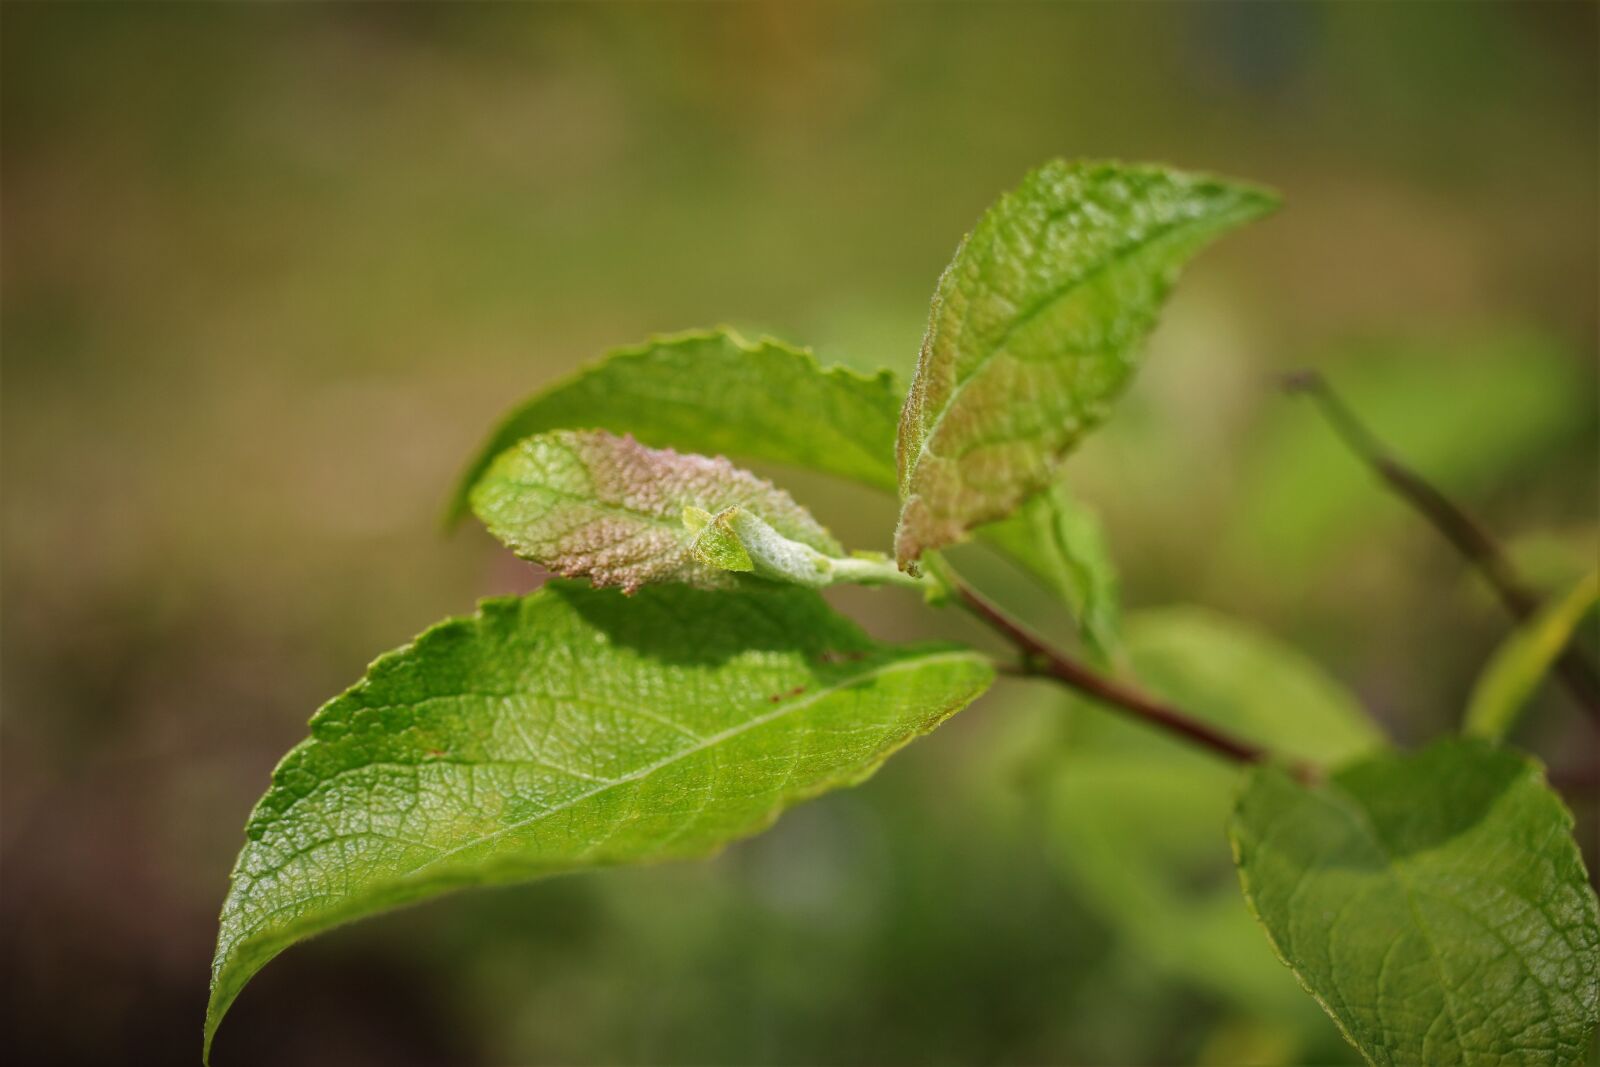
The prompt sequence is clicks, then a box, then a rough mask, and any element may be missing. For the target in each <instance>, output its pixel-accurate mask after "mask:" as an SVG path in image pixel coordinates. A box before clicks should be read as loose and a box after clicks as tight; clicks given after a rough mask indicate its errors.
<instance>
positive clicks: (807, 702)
mask: <svg viewBox="0 0 1600 1067" xmlns="http://www.w3.org/2000/svg"><path fill="white" fill-rule="evenodd" d="M992 675H993V672H992V669H991V668H990V666H989V664H988V662H987V660H986V659H985V658H984V657H982V656H980V655H979V654H977V653H975V652H972V651H970V650H965V649H960V648H957V647H953V646H948V645H943V646H931V645H924V646H893V645H885V644H880V643H878V642H875V641H873V640H871V639H870V638H868V637H867V636H866V635H865V634H863V633H862V632H861V631H860V630H859V629H858V628H857V627H855V626H854V625H853V624H852V623H850V622H849V621H847V620H845V619H843V618H841V617H840V616H838V615H836V614H835V613H834V612H833V611H832V610H831V609H830V608H828V606H827V605H826V604H825V603H824V602H823V601H822V600H821V599H820V598H819V597H818V596H817V595H816V594H815V593H813V592H811V591H809V590H803V589H796V588H792V587H780V586H766V587H762V588H758V589H748V590H742V591H738V592H722V593H708V592H702V591H699V590H694V589H690V588H687V587H684V586H664V587H656V588H651V589H647V590H645V591H643V592H642V593H641V594H640V595H639V596H637V597H635V598H633V599H631V600H625V599H624V598H622V597H620V596H618V595H617V594H616V593H615V592H612V591H602V590H595V589H591V588H588V587H585V586H581V585H575V584H571V583H565V582H553V583H551V584H549V585H547V586H545V587H544V588H543V589H542V590H541V591H539V592H538V593H535V594H533V595H531V596H528V597H524V598H521V599H508V600H497V601H489V602H485V603H484V604H483V605H482V607H481V609H480V611H479V613H478V614H476V615H474V616H472V617H471V618H466V619H456V620H451V621H449V622H445V623H442V624H441V625H439V626H436V627H434V628H433V629H432V630H429V631H428V632H427V633H425V634H423V635H422V636H421V637H420V638H419V639H418V640H417V641H416V642H415V643H414V644H412V645H409V646H407V647H405V648H403V649H400V650H398V651H396V652H393V653H390V654H389V655H387V656H384V657H382V658H381V659H379V660H378V661H377V662H376V663H374V664H373V665H372V667H371V668H370V670H369V671H368V673H367V677H366V679H365V680H364V681H362V682H361V683H360V684H358V685H357V686H355V687H354V688H353V689H351V690H350V691H348V692H347V693H345V694H344V695H343V696H340V697H338V698H336V699H335V700H333V701H332V702H330V703H329V704H328V705H326V706H325V707H324V708H323V709H322V710H321V711H319V712H318V713H317V714H316V716H315V717H314V718H313V719H312V723H311V737H310V739H309V740H307V741H305V742H303V743H302V744H301V745H300V746H298V747H297V748H295V749H294V750H293V751H292V752H290V753H289V755H288V756H287V757H285V759H284V761H283V763H282V764H280V765H279V767H278V769H277V770H276V771H275V772H274V773H273V777H272V786H271V788H270V789H269V790H268V792H267V794H266V795H265V796H264V797H263V798H262V800H261V802H260V804H258V805H257V807H256V810H255V812H254V814H253V815H252V816H251V818H250V822H249V825H248V826H247V828H246V837H247V839H248V840H247V843H246V844H245V846H244V849H243V851H242V852H241V853H240V855H239V860H238V863H237V865H236V866H235V869H234V874H233V880H232V886H231V888H230V891H229V893H228V898H227V901H226V903H225V904H224V906H223V913H222V921H221V931H220V935H219V938H218V943H217V951H216V957H215V961H214V963H213V966H212V988H211V1001H210V1007H209V1009H208V1012H207V1019H206V1044H207V1048H208V1049H209V1046H210V1041H211V1037H212V1035H213V1034H214V1032H215V1030H216V1027H217V1024H218V1023H219V1022H220V1021H221V1019H222V1016H223V1014H224V1013H225V1012H226V1011H227V1009H228V1007H229V1005H230V1004H231V1003H232V1002H233V1000H234V998H235V997H236V996H237V995H238V993H239V991H240V990H241V989H242V988H243V986H244V985H245V983H246V982H248V981H249V979H250V978H251V976H252V975H254V974H255V973H256V972H257V971H259V970H260V969H261V968H262V967H263V966H265V965H266V963H267V962H268V961H269V960H271V959H272V958H273V957H274V956H276V955H277V954H278V953H279V952H281V951H283V950H284V949H285V948H287V947H289V946H290V945H292V944H293V943H295V942H297V941H300V940H302V939H304V938H306V937H309V936H311V935H313V934H315V933H317V932H319V931H321V930H325V929H327V928H329V927H331V926H335V925H338V924H340V923H344V922H348V921H351V920H354V919H359V918H362V917H364V916H367V915H371V914H374V913H377V912H380V911H384V910H387V909H390V908H393V907H396V906H399V905H402V904H406V903H410V902H414V901H418V900H422V899H425V898H428V897H432V896H437V895H438V894H440V893H443V892H446V891H449V890H452V889H459V888H463V887H468V886H478V885H493V884H500V883H507V882H515V881H521V880H525V879H529V878H534V877H537V876H540V875H546V874H552V873H556V872H560V871H570V870H576V869H581V868H588V867H599V866H606V865H614V864H621V863H635V862H647V861H654V860H665V859H673V858H681V857H690V856H700V855H704V854H706V853H708V852H711V851H713V850H715V849H716V848H718V847H719V846H721V845H723V844H725V843H727V842H729V841H732V840H735V839H737V838H740V837H743V836H746V835H748V834H751V833H754V832H757V831H759V830H761V829H763V828H764V827H766V826H767V825H769V824H770V823H771V822H772V820H773V819H774V818H776V817H777V815H778V814H779V812H781V811H782V810H783V809H784V808H785V807H787V806H789V805H791V804H794V803H796V802H798V801H801V800H804V799H806V798H808V797H812V796H815V795H817V794H819V793H822V792H825V791H827V790H830V789H834V788H838V787H840V786H846V785H852V784H855V783H857V782H859V781H861V780H862V779H864V778H866V777H867V776H868V775H870V774H871V773H872V772H873V771H874V770H875V769H876V768H877V767H878V765H879V764H880V763H882V762H883V760H884V759H886V758H887V757H888V756H889V755H890V754H891V753H893V752H894V751H895V750H896V749H898V748H900V747H901V746H902V745H904V744H905V743H907V742H908V741H910V740H912V739H913V738H915V737H916V736H918V735H919V734H922V733H925V732H927V731H928V730H931V729H932V728H933V727H935V726H937V725H938V724H939V723H940V722H941V721H943V720H944V719H945V718H947V717H948V716H949V715H951V714H953V713H954V712H955V711H957V710H958V709H960V708H961V707H963V706H965V705H966V704H967V703H968V702H970V701H971V700H972V699H974V698H975V697H976V696H977V695H978V694H979V693H980V692H982V691H983V689H984V688H985V687H986V686H987V685H988V684H989V682H990V680H991V679H992Z"/></svg>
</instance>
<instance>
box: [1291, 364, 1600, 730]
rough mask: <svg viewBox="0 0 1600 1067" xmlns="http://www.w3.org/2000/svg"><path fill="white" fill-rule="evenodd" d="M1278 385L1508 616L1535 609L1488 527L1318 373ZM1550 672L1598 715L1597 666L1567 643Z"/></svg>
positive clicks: (1295, 376) (1517, 616) (1525, 616)
mask: <svg viewBox="0 0 1600 1067" xmlns="http://www.w3.org/2000/svg"><path fill="white" fill-rule="evenodd" d="M1283 384H1284V388H1285V389H1287V390H1288V391H1289V392H1291V393H1301V394H1304V395H1306V396H1308V397H1310V398H1311V399H1312V400H1314V401H1315V402H1316V404H1317V409H1318V410H1319V411H1320V412H1321V413H1322V415H1323V417H1324V418H1326V419H1327V420H1328V424H1329V425H1330V426H1332V427H1333V431H1334V433H1335V434H1337V435H1338V437H1339V439H1340V440H1341V441H1343V442H1344V444H1345V446H1346V447H1348V448H1349V449H1350V451H1352V452H1354V453H1355V454H1356V455H1357V456H1358V457H1360V459H1361V460H1362V461H1363V462H1365V463H1366V464H1367V466H1369V467H1370V468H1372V470H1373V472H1374V473H1376V474H1377V475H1378V477H1379V478H1381V479H1383V481H1384V483H1385V484H1386V485H1388V486H1389V488H1390V489H1392V490H1394V492H1395V494H1396V495H1397V496H1399V497H1400V498H1401V499H1402V500H1404V501H1406V503H1408V504H1410V505H1411V506H1412V507H1413V508H1415V509H1416V510H1417V511H1418V512H1419V513H1421V515H1422V516H1423V517H1424V518H1426V519H1427V520H1428V522H1429V523H1430V524H1431V525H1432V526H1433V528H1434V529H1435V530H1438V531H1439V533H1440V534H1441V535H1442V536H1443V537H1444V538H1445V540H1447V541H1449V542H1450V543H1451V544H1452V545H1454V546H1455V549H1456V551H1457V552H1459V553H1461V555H1462V556H1463V557H1464V558H1465V559H1466V560H1467V562H1468V563H1470V564H1471V565H1472V566H1473V567H1474V568H1476V569H1477V571H1478V573H1479V574H1480V575H1482V576H1483V579H1484V581H1486V582H1488V583H1489V587H1490V588H1491V589H1493V590H1494V592H1495V594H1496V595H1497V596H1498V597H1499V598H1500V603H1501V604H1502V605H1504V607H1505V609H1506V613H1507V614H1508V615H1510V616H1511V617H1512V618H1513V619H1515V620H1516V621H1517V622H1524V621H1526V620H1527V619H1529V618H1531V617H1532V616H1533V614H1534V613H1535V612H1536V611H1538V610H1539V599H1538V597H1536V596H1534V595H1533V593H1531V592H1529V591H1528V589H1527V587H1526V586H1524V585H1523V584H1522V579H1521V578H1519V577H1518V576H1517V572H1516V570H1515V569H1514V568H1513V567H1512V566H1511V562H1510V560H1508V559H1506V555H1505V553H1504V552H1502V551H1501V550H1500V546H1499V545H1498V544H1496V543H1495V540H1494V538H1493V537H1491V536H1489V531H1488V530H1486V529H1484V528H1483V526H1481V525H1480V524H1479V523H1478V522H1477V521H1476V520H1474V519H1473V518H1472V516H1470V515H1468V514H1467V513H1466V512H1465V511H1463V510H1461V508H1459V507H1458V506H1456V504H1455V503H1454V502H1453V501H1452V500H1451V499H1450V498H1449V497H1447V496H1445V495H1444V494H1443V493H1441V492H1440V491H1439V490H1438V489H1437V488H1435V487H1434V486H1433V485H1431V484H1430V483H1429V482H1428V481H1427V480H1426V479H1424V478H1423V477H1422V476H1421V475H1419V474H1418V473H1417V472H1416V471H1413V470H1411V469H1410V468H1409V467H1406V466H1405V465H1404V464H1403V463H1401V462H1400V461H1399V460H1397V459H1395V458H1394V457H1393V456H1392V455H1390V454H1389V453H1388V451H1387V450H1386V449H1384V447H1383V445H1382V444H1380V443H1379V441H1378V439H1377V438H1376V437H1375V436H1373V434H1372V431H1370V430H1368V429H1367V427H1366V426H1365V425H1364V424H1363V423H1362V422H1361V420H1360V419H1358V418H1357V417H1356V415H1355V412H1353V411H1351V410H1350V408H1349V406H1348V405H1346V404H1345V402H1344V401H1343V400H1342V399H1341V398H1340V397H1339V394H1338V393H1336V392H1334V390H1333V387H1332V386H1330V385H1329V384H1328V382H1327V380H1326V379H1325V378H1323V377H1322V375H1320V374H1318V373H1317V372H1316V371H1299V372H1297V373H1295V374H1291V375H1289V376H1288V377H1287V378H1285V379H1284V382H1283ZM1555 671H1556V675H1557V677H1559V678H1560V679H1561V681H1562V684H1563V685H1565V686H1566V687H1567V692H1568V693H1570V694H1571V695H1572V697H1573V699H1574V700H1576V701H1577V703H1578V704H1579V705H1580V706H1581V707H1582V708H1583V709H1584V710H1585V711H1587V712H1589V713H1590V714H1591V715H1593V716H1595V717H1596V719H1600V671H1596V670H1595V667H1594V665H1593V664H1592V663H1590V662H1589V661H1588V659H1586V658H1585V657H1584V655H1583V653H1582V652H1580V651H1579V650H1578V648H1577V647H1576V646H1571V645H1569V646H1568V647H1567V648H1566V649H1565V650H1564V651H1563V652H1562V653H1561V655H1560V657H1559V658H1557V660H1556V664H1555Z"/></svg>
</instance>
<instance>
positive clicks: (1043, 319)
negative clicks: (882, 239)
mask: <svg viewBox="0 0 1600 1067" xmlns="http://www.w3.org/2000/svg"><path fill="white" fill-rule="evenodd" d="M1275 203H1276V201H1275V199H1274V198H1273V197H1272V196H1271V195H1270V194H1268V193H1266V192H1264V191H1262V190H1259V189H1255V188H1251V187H1248V186H1242V185H1236V184H1232V183H1228V182H1223V181H1220V180H1217V179H1214V178H1210V177H1205V176H1200V175H1193V174H1185V173H1182V172H1178V171H1171V170H1164V169H1161V168H1156V167H1130V166H1123V165H1120V164H1111V163H1065V162H1060V161H1057V162H1054V163H1049V164H1046V165H1045V166H1043V167H1041V168H1040V169H1038V170H1036V171H1034V172H1033V173H1032V174H1030V175H1029V176H1028V177H1027V179H1026V180H1025V181H1024V182H1023V184H1022V186H1021V187H1020V188H1018V189H1017V190H1016V191H1014V192H1012V193H1010V194H1008V195H1007V196H1005V197H1003V198H1002V199H1001V200H1000V201H999V202H998V203H996V204H995V206H994V207H992V208H991V209H990V210H989V211H988V213H986V214H985V215H984V217H983V219H982V220H981V221H980V222H979V223H978V225H977V227H976V228H975V229H974V230H973V232H972V234H971V236H970V237H969V238H968V239H967V240H966V241H965V242H963V243H962V245H961V247H960V248H959V249H957V251H956V255H955V258H954V260H953V261H952V262H951V264H950V266H949V268H948V269H946V271H945V273H944V276H943V277H942V278H941V279H940V281H939V287H938V291H937V293H936V295H935V297H934V302H933V310H932V313H931V315H930V317H929V321H928V331H927V334H926V336H925V337H924V339H923V343H922V353H921V356H920V358H919V360H918V362H917V372H916V376H915V378H914V379H913V380H912V383H911V391H910V394H909V395H908V396H907V398H906V403H905V407H904V409H903V411H902V414H901V421H900V432H899V444H898V455H899V468H900V495H901V500H902V510H901V516H900V528H899V532H898V534H897V536H896V541H895V554H896V558H897V559H898V561H899V563H900V565H901V566H902V567H910V566H912V565H914V564H915V562H916V560H917V559H919V558H920V557H921V555H922V553H923V552H924V551H926V550H928V549H936V548H940V547H943V546H945V545H948V544H952V543H954V542H956V541H959V540H961V539H962V538H964V537H965V536H966V535H967V533H968V531H970V530H971V529H972V528H973V527H974V526H977V525H979V524H981V523H984V522H991V521H995V520H998V519H1003V518H1005V517H1007V516H1008V515H1010V514H1012V513H1013V512H1014V511H1015V510H1016V509H1017V508H1018V507H1020V506H1021V505H1022V504H1023V503H1024V502H1025V501H1026V500H1027V499H1028V498H1029V497H1031V496H1033V495H1034V494H1035V493H1038V492H1041V491H1043V490H1044V489H1046V488H1048V487H1049V486H1050V485H1051V483H1052V482H1053V481H1054V480H1055V476H1056V472H1057V468H1058V466H1059V464H1060V462H1061V460H1062V459H1063V458H1064V457H1065V456H1066V454H1067V453H1068V452H1069V451H1070V450H1071V448H1072V447H1073V446H1074V445H1075V444H1076V443H1077V441H1078V440H1079V438H1080V437H1082V436H1083V434H1084V433H1086V432H1087V431H1088V430H1090V429H1091V428H1093V427H1094V426H1095V425H1097V424H1098V423H1099V422H1100V421H1101V420H1102V419H1103V418H1104V417H1105V415H1106V412H1107V411H1108V409H1109V406H1110V404H1111V402H1112V401H1113V400H1114V399H1115V398H1116V397H1117V395H1118V394H1119V393H1121V391H1122V389H1123V388H1124V386H1125V385H1126V384H1127V381H1128V378H1129V376H1130V375H1131V374H1132V371H1133V368H1134V363H1135V359H1136V356H1137V350H1138V345H1139V343H1140V342H1141V341H1142V340H1143V338H1144V337H1145V335H1146V334H1147V333H1148V332H1149V330H1150V328H1151V326H1153V325H1154V323H1155V319H1156V315H1157V312H1158V311H1159V310H1160V307H1161V304H1162V302H1163V301H1164V299H1165V297H1166V295H1167V291H1168V290H1169V289H1170V288H1171V286H1172V283H1173V281H1174V280H1175V279H1176V277H1177V273H1178V269H1179V267H1180V266H1181V265H1182V264H1183V263H1184V261H1186V260H1187V259H1188V258H1189V257H1190V256H1192V255H1193V254H1194V253H1195V252H1197V251H1198V250H1199V249H1200V248H1201V247H1202V246H1204V245H1205V244H1207V243H1208V242H1209V241H1210V240H1212V239H1213V238H1214V237H1216V236H1217V235H1219V234H1221V233H1222V232H1224V231H1226V230H1228V229H1231V228H1233V227H1235V226H1237V225H1239V224H1241V223H1243V222H1246V221H1248V220H1250V219H1253V218H1255V217H1257V216H1259V215H1262V214H1264V213H1266V212H1267V211H1269V210H1271V208H1272V207H1273V206H1275Z"/></svg>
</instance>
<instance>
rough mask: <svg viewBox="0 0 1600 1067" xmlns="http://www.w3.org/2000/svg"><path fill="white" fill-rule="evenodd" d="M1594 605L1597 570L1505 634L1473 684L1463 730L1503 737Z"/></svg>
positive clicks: (1599, 586)
mask: <svg viewBox="0 0 1600 1067" xmlns="http://www.w3.org/2000/svg"><path fill="white" fill-rule="evenodd" d="M1596 603H1600V572H1594V573H1591V574H1590V575H1589V576H1588V577H1586V578H1584V579H1583V580H1582V581H1580V582H1578V584H1577V585H1575V586H1573V587H1572V588H1571V589H1570V590H1568V591H1567V592H1566V594H1565V595H1563V596H1560V597H1557V598H1556V599H1554V600H1552V601H1551V602H1550V603H1548V604H1546V605H1545V606H1544V608H1542V609H1541V610H1540V612H1539V614H1538V615H1536V616H1534V617H1533V618H1532V619H1530V620H1529V621H1528V622H1526V623H1525V624H1523V625H1522V626H1521V627H1519V628H1518V629H1517V630H1516V632H1515V633H1513V634H1512V635H1511V636H1510V637H1508V638H1506V640H1505V642H1504V643H1503V644H1501V646H1500V647H1499V649H1497V650H1496V651H1495V654H1494V657H1493V658H1492V659H1490V660H1489V665H1488V666H1487V667H1485V668H1484V669H1483V673H1482V674H1480V675H1479V676H1478V681H1477V684H1476V685H1474V686H1473V688H1472V697H1471V699H1470V700H1469V701H1468V703H1467V716H1466V722H1465V724H1464V725H1463V727H1462V732H1464V733H1466V734H1468V735H1469V736H1472V737H1487V738H1489V739H1490V740H1493V741H1498V740H1499V739H1501V738H1502V737H1505V736H1506V734H1508V733H1509V732H1510V731H1511V727H1512V726H1514V725H1515V724H1516V721H1517V715H1518V714H1519V713H1520V712H1521V711H1522V707H1523V705H1524V704H1526V703H1527V701H1528V698H1529V697H1530V696H1532V695H1533V691H1534V689H1535V688H1537V687H1538V685H1539V680H1540V679H1541V678H1543V677H1544V676H1545V673H1546V672H1548V671H1549V670H1550V665H1551V664H1553V663H1555V661H1556V660H1557V659H1558V658H1559V657H1560V656H1561V652H1562V650H1563V649H1565V648H1566V647H1567V642H1568V641H1570V640H1571V639H1572V634H1573V632H1574V631H1575V630H1577V628H1578V624H1579V623H1581V622H1582V621H1583V620H1584V618H1585V617H1586V616H1587V615H1588V614H1589V612H1590V611H1591V610H1592V609H1593V608H1594V606H1595V604H1596Z"/></svg>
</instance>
